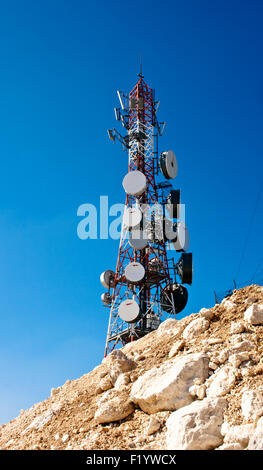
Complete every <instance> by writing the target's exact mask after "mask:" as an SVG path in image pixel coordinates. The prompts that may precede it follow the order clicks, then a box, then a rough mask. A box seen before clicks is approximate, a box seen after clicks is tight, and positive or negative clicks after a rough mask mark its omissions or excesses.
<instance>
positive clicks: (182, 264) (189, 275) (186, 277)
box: [177, 253, 193, 284]
mask: <svg viewBox="0 0 263 470" xmlns="http://www.w3.org/2000/svg"><path fill="white" fill-rule="evenodd" d="M177 272H178V274H179V276H180V279H181V282H182V284H192V280H193V255H192V253H182V255H181V258H180V259H179V261H178V263H177Z"/></svg>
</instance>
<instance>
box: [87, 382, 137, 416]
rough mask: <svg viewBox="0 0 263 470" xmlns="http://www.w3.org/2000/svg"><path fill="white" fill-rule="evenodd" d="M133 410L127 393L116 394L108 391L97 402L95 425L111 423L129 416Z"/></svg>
mask: <svg viewBox="0 0 263 470" xmlns="http://www.w3.org/2000/svg"><path fill="white" fill-rule="evenodd" d="M133 410H134V405H133V403H132V402H131V400H130V399H129V395H128V393H121V394H120V393H118V392H117V391H115V390H108V391H107V392H105V393H104V394H103V395H102V397H101V398H100V399H99V400H98V401H97V410H96V413H95V415H94V419H95V421H96V422H97V423H100V424H103V423H111V422H113V421H119V420H120V419H124V418H126V417H127V416H129V415H130V414H131V413H132V412H133Z"/></svg>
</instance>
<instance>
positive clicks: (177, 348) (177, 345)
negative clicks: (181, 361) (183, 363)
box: [169, 339, 185, 359]
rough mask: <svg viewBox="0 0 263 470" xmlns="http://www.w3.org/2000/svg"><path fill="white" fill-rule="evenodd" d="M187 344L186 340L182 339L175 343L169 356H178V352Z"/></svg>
mask: <svg viewBox="0 0 263 470" xmlns="http://www.w3.org/2000/svg"><path fill="white" fill-rule="evenodd" d="M184 345H185V340H184V339H180V340H178V341H176V342H175V343H174V345H173V346H172V347H171V350H170V352H169V358H170V359H171V358H172V357H174V356H176V354H177V353H178V352H179V351H181V349H182V348H183V347H184Z"/></svg>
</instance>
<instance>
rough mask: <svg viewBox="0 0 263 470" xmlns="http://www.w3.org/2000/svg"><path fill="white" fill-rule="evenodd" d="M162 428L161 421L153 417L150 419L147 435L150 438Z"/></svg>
mask: <svg viewBox="0 0 263 470" xmlns="http://www.w3.org/2000/svg"><path fill="white" fill-rule="evenodd" d="M160 427H161V423H160V421H159V420H158V419H157V418H155V417H154V416H152V417H151V418H150V421H149V424H148V427H147V429H146V435H147V436H150V435H151V434H154V433H155V432H157V431H159V429H160Z"/></svg>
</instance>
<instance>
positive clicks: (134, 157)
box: [100, 72, 192, 356]
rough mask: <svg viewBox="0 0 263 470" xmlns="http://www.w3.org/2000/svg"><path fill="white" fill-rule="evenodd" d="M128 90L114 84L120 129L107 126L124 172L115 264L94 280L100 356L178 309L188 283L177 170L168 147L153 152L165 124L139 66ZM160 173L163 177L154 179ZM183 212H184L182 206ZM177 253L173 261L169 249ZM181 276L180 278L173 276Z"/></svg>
mask: <svg viewBox="0 0 263 470" xmlns="http://www.w3.org/2000/svg"><path fill="white" fill-rule="evenodd" d="M138 77H139V79H138V82H137V83H136V85H135V87H134V88H133V89H132V90H131V92H130V93H129V95H126V94H125V93H123V92H121V91H117V95H118V98H119V102H120V107H119V108H115V109H114V111H115V117H116V119H117V121H120V122H121V124H122V126H123V128H124V129H125V135H124V136H123V135H121V134H120V133H119V131H118V130H116V129H115V128H114V129H109V130H108V135H109V138H110V139H111V140H112V141H113V142H115V141H116V139H117V140H119V141H120V142H121V143H122V145H123V148H124V150H125V151H127V152H128V155H129V159H128V173H127V174H126V176H125V177H124V178H123V182H122V185H123V188H124V191H125V193H126V201H125V210H124V214H123V221H122V231H121V237H120V244H119V252H118V258H117V265H116V269H115V271H112V270H107V271H104V272H103V273H102V274H101V277H100V280H101V283H102V285H103V286H104V288H105V289H107V291H106V292H104V293H103V294H102V296H101V298H102V302H103V304H104V305H105V306H107V307H109V308H110V315H109V324H108V331H107V338H106V347H105V356H106V355H107V354H108V353H109V352H111V351H112V350H113V349H114V348H115V347H116V346H117V345H118V344H119V345H122V346H123V345H125V344H126V343H127V342H130V341H133V340H136V339H138V338H140V337H142V336H144V335H146V334H147V333H149V332H151V331H153V330H155V329H157V328H158V326H159V324H160V322H161V321H163V320H164V319H166V318H167V317H169V316H174V315H176V313H179V312H181V311H182V310H183V309H184V307H185V306H186V303H187V299H188V292H187V289H186V287H185V286H184V285H183V284H191V283H192V253H186V251H187V250H188V246H189V234H188V230H187V228H186V225H185V223H184V221H183V220H181V215H180V210H181V208H182V206H181V203H180V190H179V189H173V187H172V185H171V184H170V182H169V181H170V180H173V179H174V178H175V177H176V175H177V160H176V157H175V154H174V152H173V151H171V150H168V151H163V152H161V153H160V155H159V152H158V137H159V136H161V135H162V134H163V131H164V128H165V123H164V122H160V123H159V122H158V119H157V111H158V108H159V102H158V101H155V95H154V90H153V89H151V88H150V87H149V86H148V85H147V84H146V82H145V81H144V77H143V75H142V73H141V72H140V73H139V74H138ZM160 175H161V176H163V177H164V178H165V181H161V182H158V180H159V177H160ZM182 212H183V211H182ZM169 245H170V248H171V247H172V248H173V250H174V252H175V253H181V257H180V259H179V260H178V261H177V262H175V260H174V257H171V258H168V251H169V250H168V248H169ZM178 276H179V278H180V281H181V283H178V282H177V277H178Z"/></svg>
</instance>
